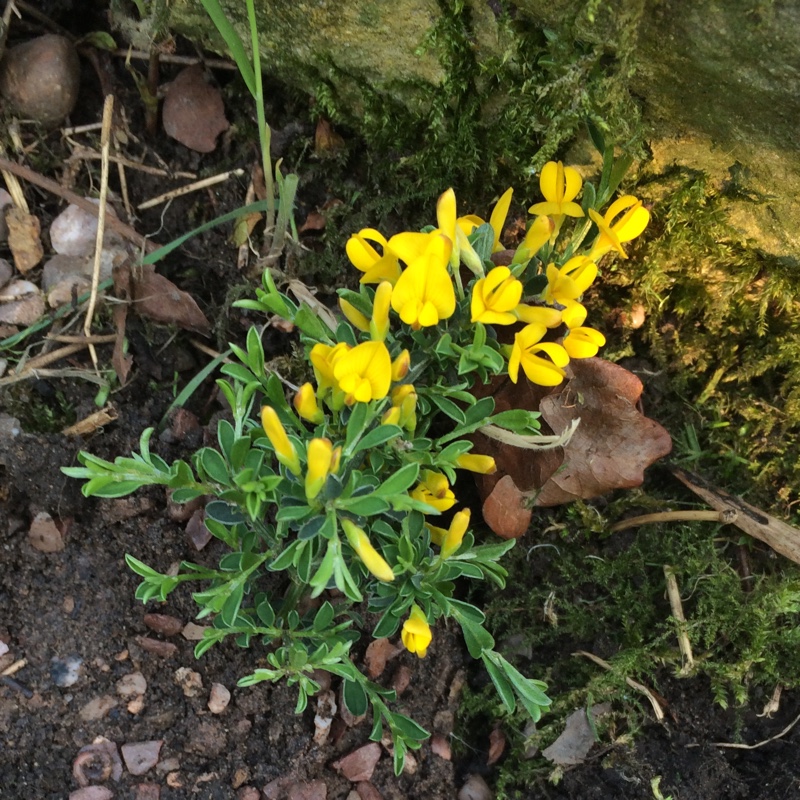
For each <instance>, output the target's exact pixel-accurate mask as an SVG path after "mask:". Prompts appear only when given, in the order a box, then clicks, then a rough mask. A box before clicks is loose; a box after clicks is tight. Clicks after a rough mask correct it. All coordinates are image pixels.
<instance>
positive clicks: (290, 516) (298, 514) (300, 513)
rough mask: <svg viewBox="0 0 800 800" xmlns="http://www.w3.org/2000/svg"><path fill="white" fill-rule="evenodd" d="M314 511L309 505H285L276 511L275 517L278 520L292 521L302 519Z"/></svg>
mask: <svg viewBox="0 0 800 800" xmlns="http://www.w3.org/2000/svg"><path fill="white" fill-rule="evenodd" d="M313 511H314V509H313V508H311V506H306V505H299V506H289V505H286V506H284V507H283V508H279V509H278V513H277V514H276V515H275V519H276V520H278V522H292V521H294V520H298V519H304V518H305V517H307V516H308V515H309V514H311V513H312V512H313Z"/></svg>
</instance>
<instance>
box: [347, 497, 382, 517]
mask: <svg viewBox="0 0 800 800" xmlns="http://www.w3.org/2000/svg"><path fill="white" fill-rule="evenodd" d="M339 505H340V506H341V507H342V508H345V509H347V510H348V511H349V512H350V513H351V514H357V515H358V516H359V517H372V516H375V515H376V514H383V513H384V512H386V511H388V510H389V508H390V505H389V503H388V502H387V501H386V500H384V499H383V498H382V497H379V496H378V495H377V492H375V493H373V494H368V495H365V496H363V497H351V498H349V499H347V500H341V501H340V502H339Z"/></svg>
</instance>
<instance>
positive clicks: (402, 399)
mask: <svg viewBox="0 0 800 800" xmlns="http://www.w3.org/2000/svg"><path fill="white" fill-rule="evenodd" d="M393 409H397V412H398V413H397V415H396V417H395V415H394V414H392V415H391V419H392V420H395V419H396V421H393V424H394V425H399V426H400V427H401V428H405V429H406V430H407V431H414V430H415V429H416V427H417V413H416V412H417V390H416V389H415V388H414V386H413V385H412V384H410V383H404V384H401V385H400V386H397V387H396V388H395V389H393V390H392V409H390V411H392V410H393Z"/></svg>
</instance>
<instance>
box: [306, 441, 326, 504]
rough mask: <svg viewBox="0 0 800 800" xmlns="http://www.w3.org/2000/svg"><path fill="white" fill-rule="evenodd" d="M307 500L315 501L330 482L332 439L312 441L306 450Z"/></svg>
mask: <svg viewBox="0 0 800 800" xmlns="http://www.w3.org/2000/svg"><path fill="white" fill-rule="evenodd" d="M306 454H307V459H308V467H307V469H306V480H305V490H306V498H307V499H308V500H313V499H314V498H315V497H316V496H317V495H318V494H319V493H320V492H321V491H322V487H323V486H324V485H325V481H326V480H328V475H330V474H331V471H332V470H331V467H332V465H333V442H331V440H330V439H312V440H311V441H310V442H309V443H308V446H307V448H306Z"/></svg>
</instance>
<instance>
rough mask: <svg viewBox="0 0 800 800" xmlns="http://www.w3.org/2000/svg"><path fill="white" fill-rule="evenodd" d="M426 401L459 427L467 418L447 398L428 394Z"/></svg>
mask: <svg viewBox="0 0 800 800" xmlns="http://www.w3.org/2000/svg"><path fill="white" fill-rule="evenodd" d="M428 399H429V400H430V401H431V402H432V403H433V404H434V405H435V406H436V407H437V408H438V409H439V410H440V411H443V412H444V413H445V414H447V416H448V417H450V419H452V420H455V421H456V422H457V423H458V424H459V425H463V424H464V423H465V422H466V421H467V418H466V416H465V414H464V412H463V411H462V410H461V409H460V408H459V407H458V406H457V405H456V404H455V403H454V402H453V401H452V400H449V399H448V398H447V397H441V396H440V395H436V394H429V395H428Z"/></svg>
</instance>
